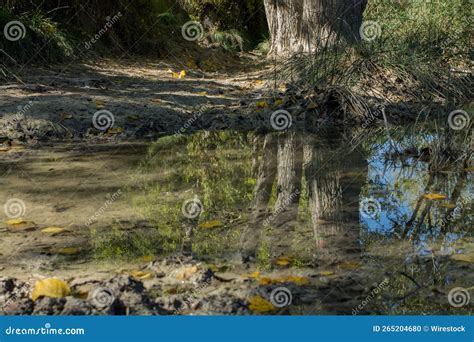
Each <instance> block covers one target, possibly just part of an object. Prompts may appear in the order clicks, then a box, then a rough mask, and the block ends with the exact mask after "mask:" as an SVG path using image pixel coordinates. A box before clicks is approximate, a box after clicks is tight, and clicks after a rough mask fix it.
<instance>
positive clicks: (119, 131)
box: [107, 127, 123, 134]
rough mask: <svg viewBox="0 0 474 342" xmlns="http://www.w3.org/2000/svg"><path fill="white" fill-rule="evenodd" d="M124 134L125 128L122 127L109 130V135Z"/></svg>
mask: <svg viewBox="0 0 474 342" xmlns="http://www.w3.org/2000/svg"><path fill="white" fill-rule="evenodd" d="M122 132H123V128H122V127H110V128H109V129H108V130H107V133H108V134H120V133H122Z"/></svg>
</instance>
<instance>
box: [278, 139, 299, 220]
mask: <svg viewBox="0 0 474 342" xmlns="http://www.w3.org/2000/svg"><path fill="white" fill-rule="evenodd" d="M302 174H303V146H302V143H301V136H299V135H298V134H297V133H295V132H290V133H286V134H284V135H281V136H280V137H279V141H278V184H277V199H276V202H275V209H274V217H275V224H274V226H276V227H282V226H284V225H287V224H288V223H290V222H294V221H296V218H297V215H298V203H299V200H300V194H301V177H302Z"/></svg>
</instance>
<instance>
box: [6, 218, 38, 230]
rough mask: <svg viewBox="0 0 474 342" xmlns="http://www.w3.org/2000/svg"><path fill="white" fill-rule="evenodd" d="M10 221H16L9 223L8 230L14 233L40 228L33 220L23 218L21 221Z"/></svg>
mask: <svg viewBox="0 0 474 342" xmlns="http://www.w3.org/2000/svg"><path fill="white" fill-rule="evenodd" d="M10 221H13V222H15V223H14V224H8V225H7V229H8V231H10V232H12V233H20V232H27V231H32V230H36V228H38V226H37V225H36V223H34V222H33V221H25V220H21V221H14V220H10ZM7 222H9V221H7Z"/></svg>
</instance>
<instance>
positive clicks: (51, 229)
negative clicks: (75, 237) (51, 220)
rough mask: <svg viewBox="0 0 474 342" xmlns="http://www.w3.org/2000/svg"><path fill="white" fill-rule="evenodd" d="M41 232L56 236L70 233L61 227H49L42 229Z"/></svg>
mask: <svg viewBox="0 0 474 342" xmlns="http://www.w3.org/2000/svg"><path fill="white" fill-rule="evenodd" d="M41 232H42V233H48V234H53V235H56V234H61V233H65V232H69V230H67V229H66V228H61V227H47V228H44V229H41Z"/></svg>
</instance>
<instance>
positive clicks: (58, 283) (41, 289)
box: [31, 278, 71, 300]
mask: <svg viewBox="0 0 474 342" xmlns="http://www.w3.org/2000/svg"><path fill="white" fill-rule="evenodd" d="M70 293H71V290H70V288H69V286H68V284H66V283H65V282H64V281H62V280H60V279H57V278H48V279H43V280H37V281H36V283H35V288H34V289H33V292H32V293H31V299H32V300H37V299H38V298H40V297H51V298H64V297H66V296H69V294H70Z"/></svg>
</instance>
